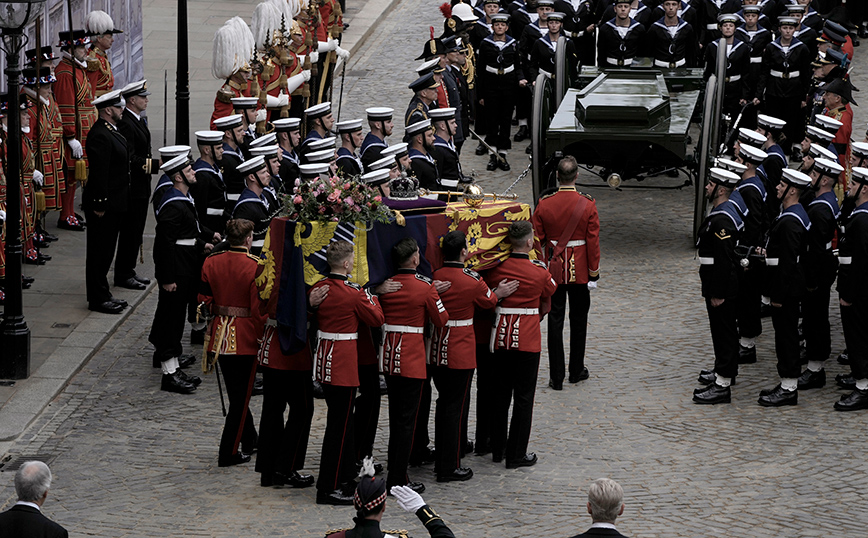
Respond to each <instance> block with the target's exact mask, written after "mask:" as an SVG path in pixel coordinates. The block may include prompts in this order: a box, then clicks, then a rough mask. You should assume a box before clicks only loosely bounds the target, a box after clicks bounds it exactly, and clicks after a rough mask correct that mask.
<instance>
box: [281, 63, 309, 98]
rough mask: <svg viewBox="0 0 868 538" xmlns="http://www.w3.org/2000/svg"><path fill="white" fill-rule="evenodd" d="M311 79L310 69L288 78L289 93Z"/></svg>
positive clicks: (287, 88)
mask: <svg viewBox="0 0 868 538" xmlns="http://www.w3.org/2000/svg"><path fill="white" fill-rule="evenodd" d="M308 80H310V69H306V70H304V71H302V72H301V73H299V74H297V75H293V76H291V77H289V78H288V79H287V80H286V91H288V92H289V93H292V92H294V91H295V90H297V89H299V88H300V87H301V85H302V84H304V83H305V82H307V81H308Z"/></svg>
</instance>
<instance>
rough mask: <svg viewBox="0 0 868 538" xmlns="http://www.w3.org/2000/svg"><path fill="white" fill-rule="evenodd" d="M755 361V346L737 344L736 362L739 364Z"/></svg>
mask: <svg viewBox="0 0 868 538" xmlns="http://www.w3.org/2000/svg"><path fill="white" fill-rule="evenodd" d="M755 362H756V346H754V347H744V346H743V345H741V344H739V345H738V363H739V364H753V363H755Z"/></svg>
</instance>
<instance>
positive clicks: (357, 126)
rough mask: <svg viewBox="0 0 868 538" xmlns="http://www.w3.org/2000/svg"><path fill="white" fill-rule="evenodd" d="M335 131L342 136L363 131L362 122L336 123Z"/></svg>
mask: <svg viewBox="0 0 868 538" xmlns="http://www.w3.org/2000/svg"><path fill="white" fill-rule="evenodd" d="M335 130H336V131H337V132H339V133H341V134H343V133H354V132H356V131H361V130H362V120H347V121H339V122H337V123H335Z"/></svg>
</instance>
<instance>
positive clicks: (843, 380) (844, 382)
mask: <svg viewBox="0 0 868 538" xmlns="http://www.w3.org/2000/svg"><path fill="white" fill-rule="evenodd" d="M835 384H837V385H838V386H839V387H841V388H842V389H847V390H856V378H855V377H853V376H852V375H851V374H838V375H836V376H835Z"/></svg>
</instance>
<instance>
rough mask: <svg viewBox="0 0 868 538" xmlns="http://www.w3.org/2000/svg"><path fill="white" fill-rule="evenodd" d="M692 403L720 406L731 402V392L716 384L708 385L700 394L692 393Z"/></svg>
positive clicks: (727, 388)
mask: <svg viewBox="0 0 868 538" xmlns="http://www.w3.org/2000/svg"><path fill="white" fill-rule="evenodd" d="M693 401H694V402H696V403H698V404H710V405H714V404H721V403H730V402H731V401H732V392H731V391H730V389H729V387H721V386H720V385H718V384H717V383H712V384H711V385H708V386H707V387H705V388H704V389H702V391H701V392H698V393H697V392H695V391H694V393H693Z"/></svg>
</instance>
